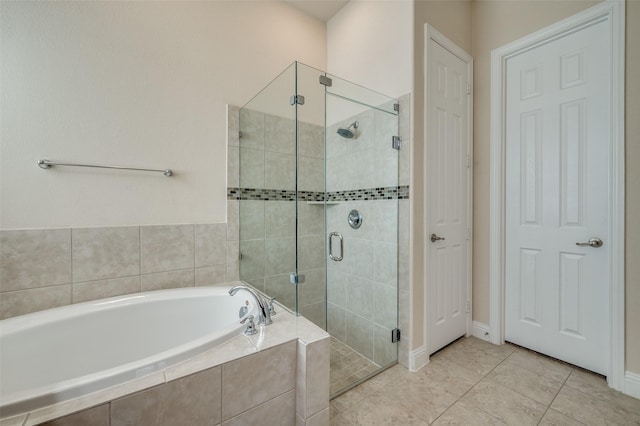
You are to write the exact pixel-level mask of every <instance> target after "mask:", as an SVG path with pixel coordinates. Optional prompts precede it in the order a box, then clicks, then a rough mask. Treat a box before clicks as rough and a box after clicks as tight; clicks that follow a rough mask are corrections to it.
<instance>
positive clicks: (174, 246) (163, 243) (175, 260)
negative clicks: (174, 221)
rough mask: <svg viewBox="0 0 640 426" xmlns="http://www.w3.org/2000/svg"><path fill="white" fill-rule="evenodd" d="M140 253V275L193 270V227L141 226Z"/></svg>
mask: <svg viewBox="0 0 640 426" xmlns="http://www.w3.org/2000/svg"><path fill="white" fill-rule="evenodd" d="M140 252H141V258H140V273H141V274H148V273H151V272H165V271H174V270H178V269H186V268H193V266H194V263H193V262H194V226H193V225H166V226H142V227H140Z"/></svg>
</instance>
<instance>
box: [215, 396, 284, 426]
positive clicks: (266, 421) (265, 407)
mask: <svg viewBox="0 0 640 426" xmlns="http://www.w3.org/2000/svg"><path fill="white" fill-rule="evenodd" d="M295 416H296V395H295V390H290V391H289V392H286V393H284V394H282V395H280V396H278V397H276V398H273V399H271V400H269V401H267V402H265V403H263V404H261V405H258V406H257V407H254V408H251V409H249V410H247V411H245V412H244V413H242V414H240V415H238V416H236V417H233V418H231V419H229V420H226V421H224V422H223V423H222V426H246V425H264V426H295V424H296V418H295Z"/></svg>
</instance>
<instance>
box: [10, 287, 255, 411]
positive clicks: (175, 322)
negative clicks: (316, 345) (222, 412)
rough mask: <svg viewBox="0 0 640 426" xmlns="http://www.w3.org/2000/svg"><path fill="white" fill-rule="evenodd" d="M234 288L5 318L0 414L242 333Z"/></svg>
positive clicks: (141, 296) (135, 373)
mask: <svg viewBox="0 0 640 426" xmlns="http://www.w3.org/2000/svg"><path fill="white" fill-rule="evenodd" d="M238 284H239V283H238ZM229 288H230V287H207V288H186V289H177V290H161V291H152V292H146V293H137V294H130V295H126V296H118V297H112V298H109V299H102V300H96V301H92V302H86V303H80V304H76V305H71V306H65V307H61V308H56V309H50V310H47V311H42V312H36V313H33V314H28V315H22V316H19V317H15V318H10V319H7V320H4V321H0V417H6V416H10V415H13V414H17V413H22V412H26V411H30V410H34V409H37V408H40V407H44V406H47V405H51V404H55V403H58V402H61V401H65V400H69V399H72V398H76V397H79V396H82V395H86V394H88V393H91V392H95V391H97V390H101V389H105V388H107V387H110V386H114V385H117V384H120V383H124V382H126V381H129V380H131V379H134V378H137V377H141V376H144V375H147V374H150V373H153V372H154V371H157V370H162V369H164V368H166V367H168V366H170V365H172V364H176V363H178V362H180V361H182V360H185V359H187V358H190V357H192V356H194V355H196V354H198V353H200V352H202V351H205V350H207V349H210V348H212V347H214V346H216V345H219V344H221V343H223V342H225V341H227V340H229V339H231V338H233V337H235V336H237V335H239V334H240V333H242V330H243V328H244V326H242V325H241V324H240V323H239V310H240V307H241V306H243V305H244V304H245V302H246V301H247V300H249V301H251V305H250V313H252V314H254V315H256V312H257V311H256V310H255V307H254V306H253V302H252V300H251V299H250V298H249V297H247V296H248V295H247V294H246V293H245V292H242V291H241V292H239V293H238V294H237V295H236V296H233V297H231V296H229V294H228V290H229Z"/></svg>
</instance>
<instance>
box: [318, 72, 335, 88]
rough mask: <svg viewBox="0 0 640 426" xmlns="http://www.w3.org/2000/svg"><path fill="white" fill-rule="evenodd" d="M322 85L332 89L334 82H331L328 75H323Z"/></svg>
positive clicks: (321, 78) (321, 77)
mask: <svg viewBox="0 0 640 426" xmlns="http://www.w3.org/2000/svg"><path fill="white" fill-rule="evenodd" d="M320 84H322V85H324V86H327V87H331V85H332V84H333V80H331V79H330V78H329V77H327V76H326V75H321V76H320Z"/></svg>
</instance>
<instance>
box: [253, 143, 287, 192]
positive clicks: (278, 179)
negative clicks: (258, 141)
mask: <svg viewBox="0 0 640 426" xmlns="http://www.w3.org/2000/svg"><path fill="white" fill-rule="evenodd" d="M241 160H242V159H241ZM241 170H242V169H241ZM242 174H243V175H244V171H242ZM295 187H296V157H295V155H289V154H280V153H276V152H269V151H267V152H265V153H264V188H266V189H288V190H294V189H295Z"/></svg>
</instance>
